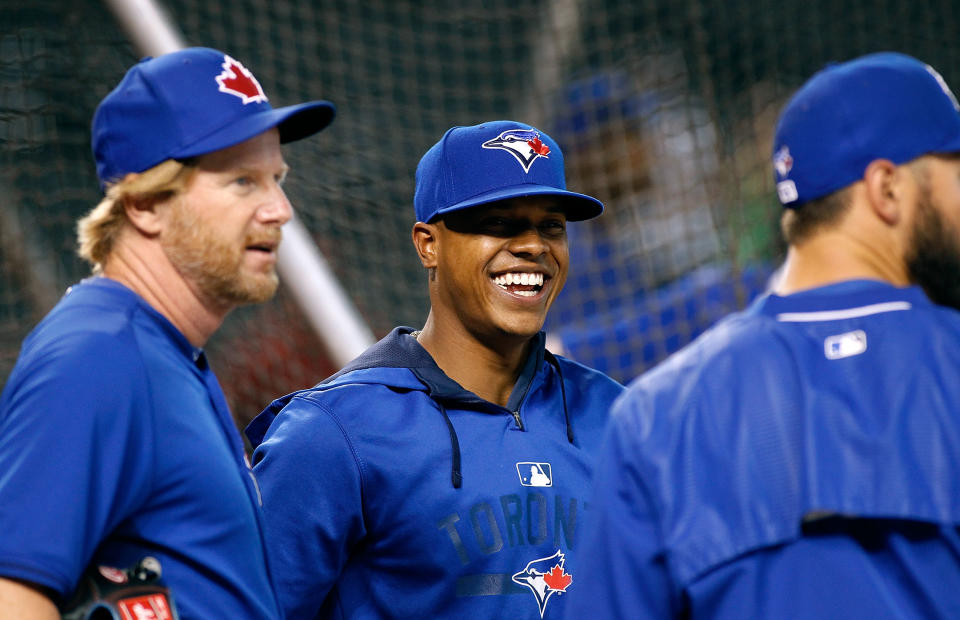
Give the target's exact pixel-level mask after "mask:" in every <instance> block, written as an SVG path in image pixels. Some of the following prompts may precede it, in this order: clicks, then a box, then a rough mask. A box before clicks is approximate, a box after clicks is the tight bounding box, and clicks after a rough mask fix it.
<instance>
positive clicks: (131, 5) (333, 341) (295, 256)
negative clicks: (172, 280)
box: [106, 0, 374, 367]
mask: <svg viewBox="0 0 960 620" xmlns="http://www.w3.org/2000/svg"><path fill="white" fill-rule="evenodd" d="M106 2H107V4H108V5H110V8H111V9H112V10H113V12H114V14H115V15H116V16H117V19H118V20H120V23H121V25H122V26H123V28H124V30H126V32H127V34H128V35H129V37H130V39H131V40H132V41H133V43H134V45H136V46H137V48H138V49H139V50H140V52H141V53H143V54H145V55H147V56H160V55H162V54H166V53H168V52H173V51H175V50H178V49H181V48H183V47H186V42H185V41H184V39H183V35H181V34H180V31H179V29H178V28H177V27H176V26H174V25H173V22H171V21H170V19H169V17H167V15H166V13H165V12H164V11H162V10H161V9H160V7H159V6H158V4H157V3H156V2H154V0H106ZM277 258H278V260H277V270H278V271H279V273H280V278H281V280H282V281H283V284H284V286H287V287H289V288H290V290H291V291H292V293H293V296H294V298H295V299H296V300H297V303H298V304H299V305H300V309H301V310H302V311H303V312H304V314H306V316H307V320H308V321H309V322H310V325H311V326H312V327H313V329H314V331H315V332H316V334H317V336H318V337H319V338H320V341H321V342H323V344H324V346H325V347H326V349H327V353H328V354H329V355H330V357H331V359H332V361H333V363H334V364H335V365H337V366H338V367H339V366H343V365H345V364H346V363H347V362H349V361H350V360H352V359H353V358H354V357H356V356H357V355H359V354H360V353H361V352H362V351H363V350H364V349H366V348H367V347H368V346H370V345H371V344H373V342H374V336H373V332H371V331H370V328H369V327H367V325H366V324H365V323H364V322H363V320H362V319H361V318H360V314H359V313H358V312H357V310H356V308H355V307H354V306H353V303H352V302H351V301H350V298H349V297H348V296H347V294H346V293H345V292H344V290H343V287H341V286H340V283H339V282H338V281H337V278H336V276H335V275H334V274H333V272H332V271H331V270H330V267H329V265H328V264H327V261H326V260H325V259H324V258H323V256H322V255H321V254H320V250H318V249H317V246H316V244H314V243H313V239H311V237H310V233H309V232H307V229H306V228H304V226H303V224H302V223H301V222H300V220H298V219H296V218H293V219H292V220H290V222H288V223H287V225H286V226H284V227H283V243H281V244H280V250H279V253H278V257H277Z"/></svg>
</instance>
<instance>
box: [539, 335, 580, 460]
mask: <svg viewBox="0 0 960 620" xmlns="http://www.w3.org/2000/svg"><path fill="white" fill-rule="evenodd" d="M543 357H544V358H545V359H546V360H547V361H548V362H550V364H551V365H552V366H553V367H554V368H556V369H557V376H558V377H560V399H561V400H562V401H563V419H564V421H565V422H566V423H567V441H569V442H570V443H571V444H573V424H570V410H569V409H567V389H566V388H565V387H564V386H563V371H562V370H560V362H559V361H558V360H557V356H555V355H554V354H553V353H551V352H550V351H547V350H546V349H544V350H543Z"/></svg>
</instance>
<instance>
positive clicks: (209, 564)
mask: <svg viewBox="0 0 960 620" xmlns="http://www.w3.org/2000/svg"><path fill="white" fill-rule="evenodd" d="M332 118H333V107H332V106H331V105H330V104H329V103H327V102H325V101H314V102H309V103H304V104H300V105H297V106H290V107H285V108H279V109H273V108H272V107H271V106H270V104H269V103H268V101H267V98H266V96H265V95H264V94H263V90H262V89H261V87H260V84H259V83H258V82H257V80H256V78H254V77H253V74H251V73H250V71H249V70H248V69H246V68H245V67H244V66H243V65H242V64H240V63H239V62H237V61H236V60H234V59H233V58H231V57H230V56H227V55H225V54H224V53H222V52H218V51H216V50H212V49H207V48H191V49H186V50H182V51H178V52H175V53H172V54H167V55H164V56H161V57H158V58H155V59H145V60H144V61H143V62H141V63H139V64H137V65H136V66H134V67H133V68H132V69H130V70H129V71H128V72H127V74H126V76H125V77H124V78H123V80H122V81H121V82H120V84H119V85H118V86H117V88H116V89H114V90H113V91H112V92H111V93H110V94H108V95H107V97H106V98H105V99H104V100H103V101H102V102H101V104H100V106H99V107H98V109H97V112H96V114H95V116H94V119H93V150H94V155H95V158H96V163H97V173H98V176H99V178H100V181H101V184H102V186H103V187H104V189H105V190H106V196H105V197H104V198H103V200H102V201H101V202H100V204H99V205H97V206H96V207H95V208H94V209H93V210H92V211H91V212H90V214H89V215H87V216H86V217H85V218H83V219H82V220H81V221H80V223H79V226H78V231H79V240H80V250H79V251H80V255H81V256H82V257H83V258H85V259H86V260H88V261H89V262H90V263H91V264H92V265H93V270H94V277H92V278H89V279H87V280H84V281H83V282H81V283H79V284H77V285H75V286H73V287H72V288H71V289H70V290H69V291H67V294H66V295H65V296H64V298H63V299H62V300H61V301H60V303H59V304H58V305H57V307H56V308H54V309H53V310H52V311H51V312H50V314H49V315H48V316H47V317H46V318H45V319H44V320H43V321H42V322H41V323H40V325H39V326H37V328H36V329H35V330H34V331H33V332H32V333H31V334H30V335H29V336H28V337H27V339H26V340H25V341H24V343H23V348H22V351H21V353H20V358H19V360H18V361H17V365H16V367H15V368H14V370H13V373H12V374H11V375H10V379H9V382H8V383H7V385H6V388H5V390H4V392H3V397H2V400H0V471H2V475H0V532H4V535H0V618H18V619H22V618H31V619H44V618H60V613H59V611H67V610H68V608H69V609H70V610H72V611H73V612H74V613H75V614H78V613H79V612H76V611H75V610H76V608H78V607H81V608H82V607H83V606H84V605H87V606H89V605H91V604H97V603H96V602H95V601H93V600H92V597H91V596H88V595H90V594H91V592H90V591H89V590H90V589H89V588H87V589H86V590H85V589H84V587H83V586H84V584H88V583H89V582H90V581H91V580H93V581H97V582H99V583H100V586H101V587H107V588H117V587H118V586H120V585H123V582H124V581H130V580H135V579H136V577H137V576H138V575H137V574H138V573H140V576H145V575H152V578H155V577H156V573H158V572H159V573H160V581H159V582H156V583H153V584H151V586H150V587H153V588H154V589H155V590H159V587H160V586H164V587H166V588H168V589H169V592H170V594H172V598H173V599H174V600H175V601H176V606H177V607H178V608H179V617H180V618H181V619H182V620H187V619H190V618H195V619H197V618H250V619H254V618H256V619H260V618H262V619H265V620H266V619H276V618H279V617H280V616H281V612H280V610H279V608H278V604H277V600H276V596H275V594H274V592H273V587H272V584H271V581H270V577H269V574H268V570H267V566H266V558H265V556H266V553H265V545H264V542H263V537H262V535H261V526H260V521H261V517H260V510H261V507H260V502H259V494H258V492H257V489H256V482H255V481H254V480H253V478H252V475H251V472H250V470H249V468H248V466H247V465H246V462H245V460H244V453H243V445H242V443H241V438H240V436H239V434H238V433H237V432H236V429H235V427H234V426H233V420H232V417H231V415H230V412H229V411H228V410H227V404H226V401H225V399H224V396H223V392H222V391H221V389H220V386H219V384H218V383H217V380H216V377H215V376H214V375H213V373H212V371H211V369H210V367H209V365H208V364H207V360H206V357H205V356H204V353H203V350H202V348H201V347H203V346H204V344H205V343H206V342H207V339H208V338H210V336H211V335H212V334H213V333H214V332H215V331H216V329H217V328H218V327H219V326H220V324H221V323H222V321H223V320H224V318H225V316H226V315H227V313H228V312H229V311H230V310H231V309H233V308H235V307H236V306H238V305H240V304H245V303H252V302H260V301H264V300H266V299H269V298H270V297H271V296H272V295H273V293H274V291H275V290H276V287H277V275H276V272H275V264H276V251H277V246H278V244H279V243H280V236H281V233H280V227H281V226H282V225H283V224H284V223H285V222H286V221H287V220H289V219H290V217H291V207H290V203H289V202H288V201H287V198H286V196H285V194H284V191H283V189H282V188H281V184H282V182H283V179H284V176H285V175H286V172H287V165H286V163H285V162H284V159H283V155H282V153H281V149H280V144H281V143H282V142H289V141H291V140H297V139H299V138H303V137H306V136H308V135H311V134H313V133H315V132H317V131H319V130H320V129H322V128H323V127H325V126H326V125H327V124H328V123H329V122H330V121H331V120H332ZM148 557H149V558H152V559H151V560H147V561H145V562H144V563H143V564H142V566H143V567H144V568H149V570H142V571H130V572H129V573H128V574H126V575H124V573H123V569H127V568H128V567H132V566H134V565H139V564H140V562H141V560H144V559H145V558H148ZM103 579H107V580H108V581H103ZM118 582H119V583H118ZM78 584H80V585H81V587H80V588H78ZM75 590H76V591H77V592H76V595H75V596H71V595H72V593H74V591H75ZM172 605H173V603H171V601H170V597H169V596H167V597H166V598H165V597H164V593H163V592H162V591H158V592H155V593H153V594H149V595H148V594H147V592H146V591H144V590H140V591H138V592H136V593H132V594H131V595H130V596H129V597H128V598H126V599H123V600H120V601H115V604H114V609H113V611H114V616H113V617H124V618H127V617H134V616H136V617H138V618H139V617H147V615H149V617H151V618H153V617H156V618H171V617H173V611H172V609H171V607H172ZM58 606H59V607H60V610H59V611H58V609H57V607H58ZM148 612H150V613H149V614H148ZM145 614H146V615H145ZM71 617H81V615H72V616H71ZM84 617H85V616H84Z"/></svg>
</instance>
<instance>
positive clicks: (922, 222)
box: [906, 187, 960, 310]
mask: <svg viewBox="0 0 960 620" xmlns="http://www.w3.org/2000/svg"><path fill="white" fill-rule="evenodd" d="M958 232H960V231H957V229H956V228H955V227H953V226H951V225H950V223H949V222H947V221H946V220H945V219H944V217H943V216H942V215H941V214H940V211H939V210H937V208H936V206H934V204H933V199H932V197H931V195H930V189H929V188H928V187H921V195H920V198H919V199H918V203H917V217H916V221H915V223H914V226H913V234H912V236H911V239H910V248H909V250H908V252H907V256H906V263H907V269H908V271H909V274H910V280H911V281H912V282H913V283H914V284H917V285H919V286H920V287H922V288H923V290H924V292H926V294H927V296H928V297H929V298H930V299H931V300H932V301H933V302H934V303H935V304H938V305H941V306H949V307H951V308H954V309H957V310H960V239H958Z"/></svg>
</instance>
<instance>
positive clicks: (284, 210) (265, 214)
mask: <svg viewBox="0 0 960 620" xmlns="http://www.w3.org/2000/svg"><path fill="white" fill-rule="evenodd" d="M269 191H270V195H269V196H267V198H266V200H265V202H264V204H263V205H261V207H260V208H259V209H258V210H257V219H259V220H260V222H261V223H264V224H278V225H280V226H283V225H284V224H286V223H287V222H288V221H290V218H291V217H293V206H292V205H291V204H290V201H289V200H288V199H287V194H286V192H284V191H283V188H282V187H281V186H280V184H279V183H274V184H273V186H272V187H271V188H270V190H269Z"/></svg>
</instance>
